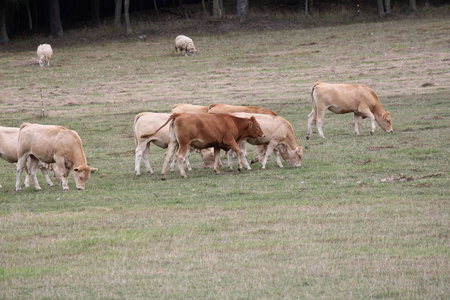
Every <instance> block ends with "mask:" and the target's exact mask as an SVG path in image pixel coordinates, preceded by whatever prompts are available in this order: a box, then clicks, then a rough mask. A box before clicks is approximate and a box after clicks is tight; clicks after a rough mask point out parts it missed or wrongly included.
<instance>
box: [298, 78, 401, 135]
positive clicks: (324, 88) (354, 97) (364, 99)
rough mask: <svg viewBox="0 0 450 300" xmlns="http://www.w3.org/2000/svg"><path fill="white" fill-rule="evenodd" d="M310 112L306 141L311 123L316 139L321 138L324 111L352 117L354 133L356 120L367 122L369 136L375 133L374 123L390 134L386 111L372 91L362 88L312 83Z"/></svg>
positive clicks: (363, 86)
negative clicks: (316, 134) (369, 123)
mask: <svg viewBox="0 0 450 300" xmlns="http://www.w3.org/2000/svg"><path fill="white" fill-rule="evenodd" d="M311 98H312V111H311V113H310V114H309V116H308V134H307V136H306V139H308V140H309V138H310V137H311V134H312V124H313V122H314V121H315V122H316V125H317V130H318V131H319V136H320V137H321V138H323V139H324V138H325V136H324V135H323V131H322V120H323V117H324V115H325V111H326V110H327V109H329V110H331V111H332V112H334V113H335V114H346V113H351V112H352V113H353V114H354V116H355V117H354V120H355V124H354V126H355V127H354V128H355V134H359V129H358V122H359V119H360V117H362V118H363V119H365V118H369V119H370V121H371V130H370V134H374V133H375V121H377V123H378V125H380V127H381V128H382V129H383V130H384V131H386V132H392V120H391V115H390V114H389V112H388V111H385V110H384V109H383V106H382V105H381V102H380V100H379V99H378V97H377V95H376V94H375V92H374V90H372V89H371V88H369V87H367V86H365V85H356V84H330V83H323V82H316V83H314V85H313V87H312V91H311Z"/></svg>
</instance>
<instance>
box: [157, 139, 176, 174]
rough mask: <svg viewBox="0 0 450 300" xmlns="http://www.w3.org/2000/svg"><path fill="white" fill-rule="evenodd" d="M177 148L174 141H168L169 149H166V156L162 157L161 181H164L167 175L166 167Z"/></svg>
mask: <svg viewBox="0 0 450 300" xmlns="http://www.w3.org/2000/svg"><path fill="white" fill-rule="evenodd" d="M176 148H177V142H176V141H170V143H169V147H168V148H167V151H166V154H165V156H164V164H163V169H162V171H161V180H166V179H167V178H166V174H167V167H168V165H169V161H170V159H171V158H172V156H173V154H174V152H175V149H176Z"/></svg>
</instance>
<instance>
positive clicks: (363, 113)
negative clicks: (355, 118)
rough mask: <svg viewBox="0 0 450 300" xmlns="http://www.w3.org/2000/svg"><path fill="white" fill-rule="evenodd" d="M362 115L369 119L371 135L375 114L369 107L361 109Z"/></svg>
mask: <svg viewBox="0 0 450 300" xmlns="http://www.w3.org/2000/svg"><path fill="white" fill-rule="evenodd" d="M362 115H363V116H365V117H367V118H369V119H370V125H371V128H370V134H371V135H373V134H374V133H375V127H376V126H375V116H374V115H373V113H372V112H371V111H370V109H369V108H367V109H365V110H363V111H362Z"/></svg>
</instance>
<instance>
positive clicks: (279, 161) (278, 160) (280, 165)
mask: <svg viewBox="0 0 450 300" xmlns="http://www.w3.org/2000/svg"><path fill="white" fill-rule="evenodd" d="M273 152H275V158H276V160H277V165H278V166H279V167H280V168H283V163H282V162H281V158H280V150H278V149H274V150H273Z"/></svg>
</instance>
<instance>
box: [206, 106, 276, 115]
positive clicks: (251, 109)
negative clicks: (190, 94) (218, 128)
mask: <svg viewBox="0 0 450 300" xmlns="http://www.w3.org/2000/svg"><path fill="white" fill-rule="evenodd" d="M208 112H209V113H212V114H233V113H237V112H246V113H256V114H265V115H272V116H277V114H276V113H275V112H274V111H271V110H270V109H268V108H265V107H258V106H241V105H228V104H223V103H214V104H211V105H210V106H209V110H208Z"/></svg>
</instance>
